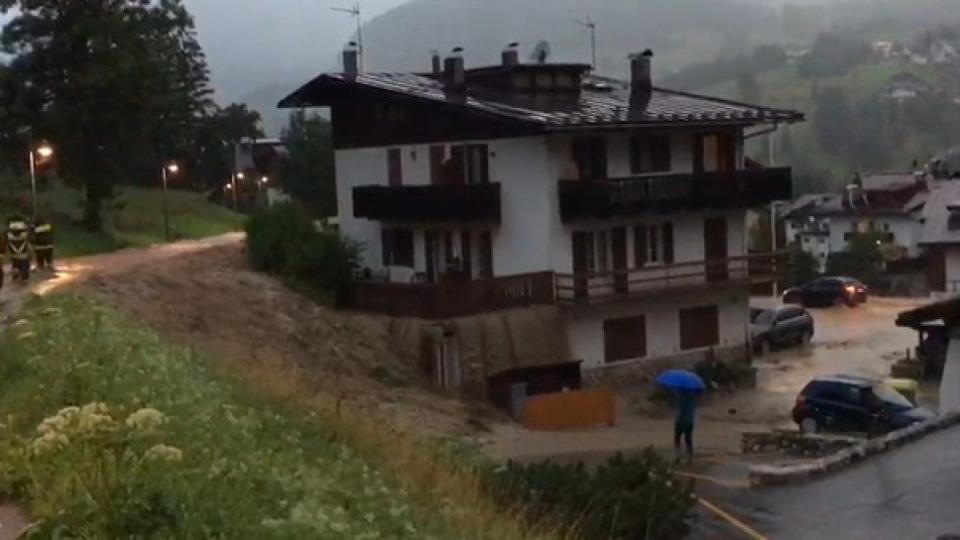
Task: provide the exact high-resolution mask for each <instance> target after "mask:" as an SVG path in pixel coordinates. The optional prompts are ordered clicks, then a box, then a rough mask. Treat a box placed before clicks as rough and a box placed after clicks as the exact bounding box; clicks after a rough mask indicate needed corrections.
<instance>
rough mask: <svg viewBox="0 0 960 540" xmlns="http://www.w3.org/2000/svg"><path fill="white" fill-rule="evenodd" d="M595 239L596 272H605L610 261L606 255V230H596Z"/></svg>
mask: <svg viewBox="0 0 960 540" xmlns="http://www.w3.org/2000/svg"><path fill="white" fill-rule="evenodd" d="M596 234H597V239H596V242H595V245H596V246H597V268H596V271H597V272H606V271H607V270H609V269H610V261H609V258H608V257H607V245H608V244H609V243H608V242H607V238H608V237H609V236H608V235H607V231H597V233H596Z"/></svg>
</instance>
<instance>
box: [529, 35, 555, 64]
mask: <svg viewBox="0 0 960 540" xmlns="http://www.w3.org/2000/svg"><path fill="white" fill-rule="evenodd" d="M548 58H550V43H549V42H548V41H547V40H545V39H541V40H540V41H539V42H538V43H537V46H536V47H534V48H533V53H531V54H530V59H531V60H533V61H534V62H536V63H538V64H546V63H547V59H548Z"/></svg>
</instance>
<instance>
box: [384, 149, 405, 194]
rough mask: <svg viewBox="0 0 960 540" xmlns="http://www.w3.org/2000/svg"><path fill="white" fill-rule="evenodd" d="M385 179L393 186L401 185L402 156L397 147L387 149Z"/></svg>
mask: <svg viewBox="0 0 960 540" xmlns="http://www.w3.org/2000/svg"><path fill="white" fill-rule="evenodd" d="M387 180H388V181H389V184H390V185H391V186H394V187H396V186H402V185H403V157H402V154H401V151H400V149H399V148H391V149H389V150H387Z"/></svg>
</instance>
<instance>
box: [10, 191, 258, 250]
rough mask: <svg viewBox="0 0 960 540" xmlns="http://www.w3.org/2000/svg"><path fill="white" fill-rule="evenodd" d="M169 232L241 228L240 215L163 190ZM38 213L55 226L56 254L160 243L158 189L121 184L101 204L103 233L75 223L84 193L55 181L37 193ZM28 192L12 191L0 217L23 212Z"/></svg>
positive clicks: (178, 235) (184, 234) (197, 196)
mask: <svg viewBox="0 0 960 540" xmlns="http://www.w3.org/2000/svg"><path fill="white" fill-rule="evenodd" d="M167 195H168V205H169V206H168V207H169V213H170V230H171V235H172V237H173V238H174V239H184V238H203V237H207V236H215V235H218V234H224V233H227V232H232V231H237V230H240V229H241V228H242V226H243V222H244V219H245V218H244V216H243V215H241V214H238V213H236V212H233V211H231V210H229V209H227V208H224V207H222V206H218V205H216V204H212V203H210V202H209V201H207V200H206V198H205V197H204V196H203V194H201V193H195V192H188V191H176V190H171V191H169V192H168V194H167ZM38 201H39V202H38V205H39V211H40V213H41V214H42V215H45V216H47V217H48V219H51V220H52V221H53V223H54V227H55V237H56V249H57V253H58V257H73V256H80V255H89V254H94V253H104V252H109V251H114V250H117V249H121V248H125V247H142V246H148V245H152V244H157V243H161V242H164V241H165V236H164V228H163V197H162V192H161V191H160V190H157V189H145V188H136V187H122V188H119V189H118V190H117V194H116V197H115V198H114V199H113V200H111V201H108V202H106V203H105V205H104V216H103V222H104V229H105V230H104V231H103V232H99V233H92V232H89V231H87V230H85V229H84V228H83V227H81V226H80V225H79V220H80V217H81V215H82V209H83V194H82V193H81V192H80V191H77V190H73V189H70V188H67V187H64V186H61V185H59V184H55V185H53V186H51V188H50V189H49V190H46V191H41V193H40V194H39V198H38ZM29 208H30V195H29V192H24V191H22V190H21V191H16V192H14V193H13V194H7V195H6V196H4V197H3V199H2V200H0V216H7V215H10V214H12V213H16V212H18V213H21V214H24V215H25V214H28V213H29Z"/></svg>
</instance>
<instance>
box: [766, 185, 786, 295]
mask: <svg viewBox="0 0 960 540" xmlns="http://www.w3.org/2000/svg"><path fill="white" fill-rule="evenodd" d="M785 204H789V203H788V202H787V201H771V202H770V251H771V254H772V255H773V257H774V261H776V256H777V255H776V253H777V207H778V206H781V205H785ZM773 266H774V276H773V297H774V298H777V296H778V294H777V292H778V291H777V285H779V280H778V279H777V278H778V277H779V276H778V275H777V274H778V273H779V272H778V268H777V264H776V263H774V265H773Z"/></svg>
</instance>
